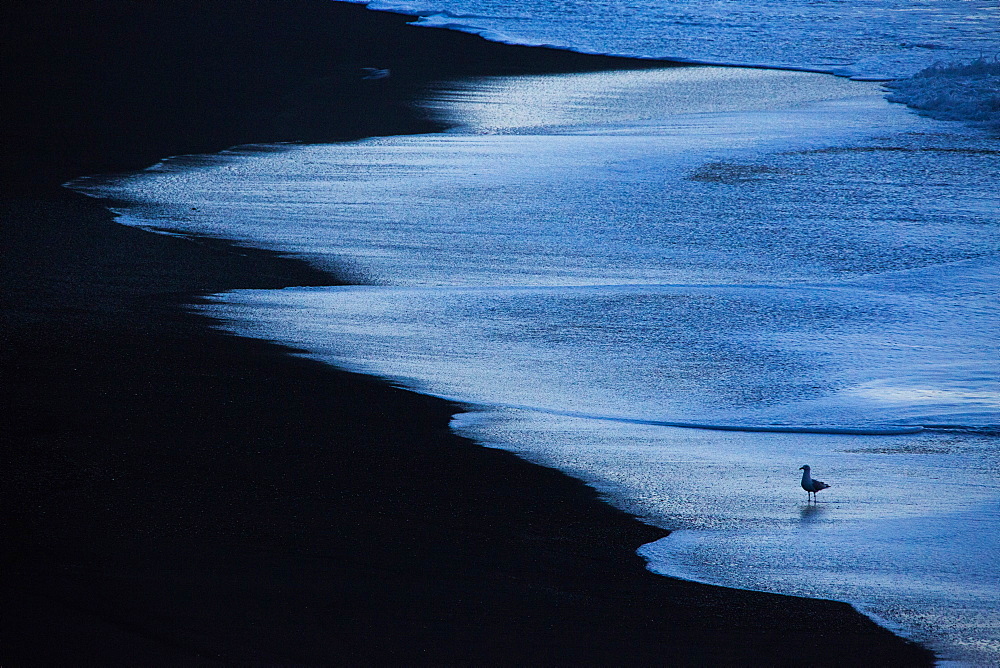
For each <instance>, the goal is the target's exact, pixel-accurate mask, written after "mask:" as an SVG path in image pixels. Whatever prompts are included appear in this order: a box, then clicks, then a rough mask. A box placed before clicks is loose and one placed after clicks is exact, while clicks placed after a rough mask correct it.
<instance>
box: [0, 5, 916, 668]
mask: <svg viewBox="0 0 1000 668" xmlns="http://www.w3.org/2000/svg"><path fill="white" fill-rule="evenodd" d="M133 5H135V6H133ZM139 6H141V8H142V9H138V8H137V7H139ZM80 7H81V5H80V3H75V4H74V3H68V2H66V3H64V2H41V3H31V4H28V3H24V6H23V7H22V8H20V9H17V10H16V11H15V12H14V18H13V20H11V21H8V23H7V25H6V28H5V30H6V31H7V32H8V33H9V34H7V35H5V37H6V38H8V39H7V40H6V41H5V46H6V48H7V49H9V50H10V52H9V53H8V54H5V56H7V57H6V58H5V60H4V63H5V64H4V67H5V70H4V82H5V88H7V89H8V90H13V91H14V92H15V93H17V95H15V96H14V97H11V96H8V97H7V99H6V100H5V102H4V104H5V107H7V109H5V114H4V118H5V121H4V123H5V126H6V127H5V128H4V133H5V141H4V163H3V164H4V177H5V178H4V183H5V193H6V194H5V197H4V199H3V208H4V214H3V220H4V233H5V234H4V243H5V253H4V274H3V299H4V306H3V330H2V337H3V339H2V341H0V343H2V344H3V345H2V351H0V359H2V362H0V371H2V378H3V379H4V390H5V395H4V404H5V410H4V418H3V419H4V424H3V433H4V435H5V438H4V446H3V449H2V456H3V460H2V470H3V472H4V473H3V476H4V479H3V501H2V508H3V514H4V515H3V559H4V560H3V564H2V567H3V573H4V576H3V579H2V585H0V586H2V588H3V593H2V596H3V604H4V613H5V614H4V620H3V625H2V635H0V663H2V664H3V665H4V666H7V665H9V666H21V665H78V664H84V665H125V664H128V665H201V664H223V665H231V664H246V665H293V664H318V665H341V664H346V665H354V664H362V663H372V662H375V661H380V662H391V663H394V664H399V663H404V664H414V663H425V664H442V663H447V664H456V663H457V664H467V663H471V664H588V665H608V664H642V665H647V664H684V665H696V664H697V665H702V664H708V663H722V664H727V665H804V664H809V665H834V664H839V665H873V666H888V665H907V666H914V665H928V664H930V663H932V660H933V657H932V655H931V654H930V653H929V652H928V651H927V650H925V649H924V648H922V647H919V646H917V645H915V644H912V643H909V642H906V641H903V640H901V639H900V638H898V637H896V636H894V635H893V634H891V633H890V632H888V631H886V630H885V629H883V628H881V627H879V626H877V625H876V624H874V623H873V622H871V621H870V620H868V619H867V618H865V617H864V616H862V615H860V614H859V613H857V612H856V611H854V610H853V609H852V608H851V607H850V606H848V605H845V604H842V603H833V602H826V601H816V600H811V599H801V598H793V597H785V596H775V595H768V594H759V593H753V592H744V591H737V590H728V589H723V588H718V587H709V586H704V585H698V584H693V583H688V582H682V581H677V580H671V579H668V578H663V577H658V576H654V575H652V574H650V573H648V572H647V571H646V570H645V568H644V566H643V563H642V560H641V559H640V558H639V557H638V556H636V555H635V549H636V548H637V547H638V546H639V545H641V544H642V543H644V542H648V541H650V540H654V539H656V538H657V537H659V536H660V535H662V533H663V532H662V531H660V530H657V529H654V528H651V527H648V526H646V525H643V524H641V523H640V522H638V521H636V520H634V519H632V518H630V517H628V516H626V515H624V514H623V513H620V512H618V511H616V510H614V509H613V508H611V507H610V506H608V505H607V504H604V503H603V502H601V501H600V500H599V498H598V495H597V493H596V492H594V491H593V490H592V489H590V488H589V487H587V486H585V485H584V484H582V483H580V482H579V481H576V480H573V479H571V478H568V477H567V476H565V475H563V474H561V473H559V472H556V471H552V470H548V469H543V468H540V467H537V466H535V465H532V464H528V463H526V462H524V461H522V460H520V459H518V458H516V457H514V456H513V455H510V454H509V453H505V452H501V451H497V450H489V449H484V448H480V447H477V446H475V445H473V444H471V443H469V442H467V441H464V440H462V439H460V438H458V437H456V436H455V435H454V434H452V433H451V432H450V431H449V430H448V428H447V425H448V419H449V417H450V416H451V414H452V413H453V412H454V408H453V407H452V406H450V405H449V404H447V403H446V402H443V401H440V400H436V399H431V398H427V397H423V396H421V395H417V394H413V393H410V392H406V391H403V390H398V389H394V388H391V387H389V386H387V385H386V384H384V383H382V382H380V381H378V380H375V379H371V378H367V377H364V376H358V375H354V374H350V373H346V372H342V371H338V370H336V369H332V368H329V367H326V366H323V365H321V364H318V363H315V362H310V361H307V360H303V359H299V358H294V357H291V356H289V355H288V354H287V352H288V351H287V350H286V349H283V348H281V347H279V346H275V345H272V344H267V343H263V342H257V341H251V340H245V339H239V338H236V337H232V336H229V335H226V334H223V333H220V332H218V331H215V330H212V329H210V328H209V327H207V326H206V325H207V324H209V323H208V321H207V320H206V319H205V318H204V317H202V316H197V315H194V314H191V313H190V312H188V311H187V310H185V308H184V305H185V304H189V303H191V302H192V301H195V300H197V299H198V296H199V295H204V294H208V293H214V292H219V291H223V290H226V289H232V288H238V287H244V288H245V287H281V286H285V285H321V284H330V283H334V282H337V281H338V277H334V276H329V275H327V274H324V273H322V272H319V271H316V270H314V269H312V268H310V267H309V266H307V265H305V264H304V263H302V262H300V261H297V260H291V259H286V258H282V257H279V256H278V255H276V254H274V253H268V252H265V251H259V250H252V249H244V248H237V247H234V246H232V245H230V244H227V243H225V242H220V241H213V240H206V239H194V240H189V239H181V238H176V237H167V236H163V235H156V234H150V233H147V232H144V231H141V230H137V229H133V228H127V227H124V226H121V225H118V224H117V223H115V222H114V220H113V217H112V216H111V214H110V213H109V212H108V211H107V210H106V209H105V208H104V206H103V204H102V203H101V202H99V201H96V200H91V199H88V198H85V197H83V196H80V195H77V194H75V193H71V192H69V191H66V190H63V189H61V188H59V187H58V183H60V182H61V181H63V180H65V179H67V178H70V177H73V176H78V175H81V174H85V173H92V172H97V171H124V170H129V169H135V168H140V167H142V166H145V165H146V164H149V163H151V162H153V161H155V160H156V159H158V158H161V157H163V156H165V155H170V154H177V153H189V152H203V151H211V150H217V149H221V148H225V147H226V146H230V145H233V144H238V143H247V142H265V141H281V140H294V139H299V140H310V141H321V140H336V139H347V138H355V137H360V136H365V135H366V134H392V133H399V132H425V131H428V130H431V129H433V125H432V124H430V123H429V122H428V121H427V120H426V119H422V118H420V117H418V116H415V115H414V114H413V113H412V110H411V109H410V108H409V107H408V106H407V101H408V100H410V99H412V98H413V96H414V95H416V94H418V93H419V91H420V89H421V88H422V87H423V86H425V85H427V84H428V83H429V82H432V81H433V80H435V79H438V78H444V77H448V76H458V75H467V74H486V73H498V74H499V73H504V74H512V73H524V72H544V71H574V70H575V71H579V70H585V69H601V68H607V67H609V66H612V65H618V66H636V67H647V66H653V65H655V64H653V63H644V62H640V61H617V60H615V59H608V58H602V57H591V56H582V55H580V54H570V53H569V52H559V51H554V50H547V49H531V48H527V47H510V46H503V45H497V44H490V43H487V42H484V41H482V40H480V39H479V38H477V37H473V36H470V35H462V34H459V33H452V32H445V31H432V30H428V29H422V28H414V27H407V26H406V25H405V23H406V20H407V17H402V16H397V15H391V14H379V13H376V12H368V11H366V10H364V9H363V8H362V7H359V6H356V5H345V4H338V3H332V2H326V0H289V1H288V2H282V3H270V2H263V1H262V2H252V1H245V2H235V1H233V2H230V1H221V0H209V1H207V2H200V3H194V2H187V1H186V0H185V1H182V2H160V1H152V0H150V2H146V3H127V2H117V1H109V2H103V3H94V5H93V6H90V7H85V8H83V9H81V8H80ZM95 7H99V9H95ZM185 13H186V14H185ZM169 15H173V16H181V17H184V18H185V19H186V20H183V21H182V20H179V19H178V20H177V21H175V22H172V23H171V22H170V21H167V19H166V18H165V17H167V16H169ZM192 17H193V18H192ZM167 24H169V25H167ZM233 25H238V26H239V30H238V31H235V30H232V29H231V26H233ZM108 26H117V27H120V26H127V27H128V30H124V31H121V32H120V31H109V29H108ZM154 26H155V30H154V29H153V27H154ZM122 34H124V35H125V37H122ZM161 35H167V36H168V38H166V39H160V40H156V41H154V40H153V38H154V37H156V36H161ZM263 36H268V39H267V40H266V41H267V42H268V46H267V47H266V48H265V47H264V46H261V45H260V44H259V42H260V41H261V39H262V38H263ZM209 38H211V44H206V40H209ZM234 53H235V54H243V55H244V56H246V57H240V58H235V57H232V54H234ZM247 54H250V55H252V57H250V56H249V55H247ZM70 56H72V57H71V58H70ZM68 58H70V60H72V63H71V64H72V67H67V62H68V61H67V59H68ZM324 59H325V61H324ZM318 62H325V69H323V70H322V71H319V70H317V69H315V68H316V64H317V63H318ZM195 64H198V65H200V66H199V67H198V68H196V69H194V70H193V69H192V67H194V65H195ZM367 66H377V67H389V68H390V69H391V70H392V71H393V76H391V77H390V78H389V79H388V80H383V81H382V83H383V84H385V86H382V85H381V84H380V83H379V82H371V81H365V80H362V79H360V78H359V76H358V68H360V67H367ZM265 70H266V72H265ZM267 72H270V73H271V74H268V73H267ZM288 72H296V73H298V76H299V78H298V80H295V81H287V82H286V79H287V78H288ZM331 72H332V74H331ZM140 73H141V74H142V76H139V74H140ZM373 86H377V87H373ZM169 98H178V99H175V100H173V101H171V102H169V103H165V102H163V100H166V99H169ZM108 109H118V111H117V112H116V113H114V114H110V115H109V114H106V113H104V112H105V110H108ZM8 119H9V120H8ZM803 656H808V657H809V659H808V660H803V659H802V658H801V657H803Z"/></svg>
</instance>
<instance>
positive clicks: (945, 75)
mask: <svg viewBox="0 0 1000 668" xmlns="http://www.w3.org/2000/svg"><path fill="white" fill-rule="evenodd" d="M885 86H886V88H889V89H891V91H892V92H891V93H889V94H888V95H886V99H887V100H889V101H890V102H900V103H902V104H905V105H906V106H908V107H910V108H912V109H917V110H918V111H920V112H922V113H924V114H926V115H928V116H931V117H933V118H937V119H941V120H949V121H966V122H970V123H974V124H977V125H983V126H985V127H987V128H989V129H991V130H995V131H998V132H1000V58H993V59H992V60H991V59H986V58H978V59H976V60H973V61H971V62H968V61H966V62H952V63H938V64H936V65H933V66H931V67H928V68H926V69H924V70H921V71H920V72H917V73H916V74H914V75H913V76H912V77H910V78H908V79H901V80H898V81H893V82H890V83H887V84H886V85H885Z"/></svg>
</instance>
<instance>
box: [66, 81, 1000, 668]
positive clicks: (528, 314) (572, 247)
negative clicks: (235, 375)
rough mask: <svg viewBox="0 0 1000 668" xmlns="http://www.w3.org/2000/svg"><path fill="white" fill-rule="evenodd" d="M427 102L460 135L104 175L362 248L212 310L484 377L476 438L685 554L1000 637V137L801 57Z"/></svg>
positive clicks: (162, 196)
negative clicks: (326, 273)
mask: <svg viewBox="0 0 1000 668" xmlns="http://www.w3.org/2000/svg"><path fill="white" fill-rule="evenodd" d="M427 106H428V108H429V109H431V110H432V111H433V113H435V114H438V115H440V116H441V117H443V118H445V119H447V120H449V121H452V122H453V123H455V124H456V129H455V130H453V131H451V132H449V133H446V134H439V135H433V136H411V137H393V138H378V139H371V140H366V141H362V142H356V143H351V144H342V145H332V146H297V147H291V146H289V147H283V148H282V147H278V148H276V149H274V150H268V151H259V150H253V149H249V150H238V151H233V152H230V153H227V154H223V155H220V156H216V157H212V158H179V159H175V160H170V161H167V162H165V163H163V164H161V165H159V166H157V167H155V168H152V169H150V170H147V171H145V172H142V173H139V174H136V175H133V176H129V177H124V178H114V179H106V178H93V179H86V180H81V181H79V182H77V183H76V184H75V186H76V187H78V188H81V189H83V190H85V191H88V192H91V193H92V194H96V195H105V196H114V197H116V198H118V199H124V200H128V201H131V202H133V203H134V205H133V206H130V207H128V208H123V209H122V210H121V220H122V221H123V222H125V223H128V224H133V225H139V226H143V227H147V228H158V229H168V230H170V231H171V232H172V233H182V234H183V233H198V234H213V235H218V236H223V237H227V238H234V239H238V240H241V241H242V242H244V243H248V244H252V245H256V246H262V247H268V248H276V249H280V250H282V251H285V252H289V253H296V254H300V255H303V256H305V257H307V258H309V259H310V260H311V261H312V262H314V263H316V264H318V265H320V266H324V267H327V268H331V269H334V270H337V271H341V272H346V273H347V274H348V275H350V276H351V277H352V278H353V279H354V280H355V281H356V282H358V283H361V284H362V285H355V286H347V287H333V288H310V289H304V288H303V289H287V290H282V291H237V292H234V293H227V294H224V295H218V296H216V297H214V298H213V299H212V304H211V305H209V306H207V307H205V310H206V311H208V312H209V313H211V314H212V315H213V316H215V317H217V318H221V319H222V321H223V322H224V323H226V324H225V326H226V327H228V328H231V329H232V330H234V331H236V332H239V333H241V334H245V335H251V336H258V337H262V338H267V339H274V340H279V341H283V342H287V343H290V344H293V345H295V346H296V347H299V348H301V349H304V350H306V351H308V352H307V354H309V355H311V356H314V357H317V358H319V359H322V360H326V361H329V362H332V363H335V364H338V365H341V366H344V367H347V368H351V369H356V370H360V371H364V372H367V373H372V374H376V375H380V376H383V377H386V378H389V379H392V380H393V381H394V382H397V383H399V384H402V385H405V386H407V387H412V388H414V389H418V390H420V391H424V392H427V393H431V394H436V395H441V396H448V397H452V398H454V399H457V400H458V401H460V402H462V403H463V404H465V405H466V406H467V407H468V408H467V412H465V413H463V414H462V415H459V416H456V418H455V421H454V425H453V426H454V428H455V429H456V430H457V431H459V432H460V433H462V434H465V435H468V436H470V437H471V438H473V439H476V440H477V441H479V442H481V443H483V444H485V445H488V446H491V447H499V448H506V449H510V450H513V451H515V452H518V453H519V454H521V455H522V456H524V457H526V458H528V459H530V460H533V461H537V462H540V463H543V464H546V465H550V466H556V467H558V468H561V469H563V470H566V471H568V472H570V473H572V474H573V475H576V476H579V477H581V478H583V479H585V480H587V481H589V482H590V483H591V484H593V485H595V486H596V487H597V488H599V489H600V490H602V491H603V492H604V493H605V494H606V495H607V497H608V499H609V500H610V501H611V502H612V503H614V504H616V505H618V506H620V507H622V508H625V509H627V510H629V511H631V512H633V513H636V514H637V515H640V516H641V517H643V518H645V519H646V520H647V521H650V522H652V523H654V524H656V525H658V526H662V527H664V528H667V529H672V530H675V531H674V533H672V534H671V535H670V536H668V537H667V538H665V539H663V540H661V541H658V542H656V543H653V544H650V545H647V546H644V547H643V549H642V554H643V555H644V556H645V557H646V558H647V559H648V560H649V562H650V567H651V568H652V569H653V570H655V571H658V572H662V573H666V574H672V575H678V576H681V577H688V578H694V579H699V580H705V581H709V582H716V583H720V584H727V585H732V586H737V587H745V588H753V589H765V590H771V591H781V592H788V593H795V594H805V595H810V596H818V597H828V598H836V599H840V600H846V601H850V602H852V603H854V604H855V605H857V606H858V607H859V608H861V609H862V610H864V611H866V612H868V613H869V614H872V615H873V616H876V617H877V618H879V619H881V620H883V621H884V622H885V623H887V624H888V625H890V626H891V627H893V628H895V629H898V630H900V631H901V632H903V633H906V634H908V635H910V636H912V637H915V638H918V639H920V640H924V641H927V642H930V643H931V644H932V646H933V647H935V648H936V649H937V650H938V651H940V652H942V653H943V654H944V655H945V656H946V657H948V658H955V659H961V660H964V661H967V662H981V663H990V662H1000V632H998V628H1000V613H998V612H997V611H996V606H995V602H996V600H998V599H1000V564H998V560H997V554H998V548H1000V544H998V541H1000V538H998V537H1000V513H998V512H997V511H998V509H1000V508H998V504H1000V483H998V482H997V480H1000V476H998V473H1000V471H998V464H997V461H998V459H997V455H998V450H1000V438H998V433H1000V427H998V424H1000V417H998V416H1000V389H998V387H1000V384H998V377H1000V354H998V346H997V336H996V332H997V331H1000V307H998V303H997V299H996V295H997V292H998V287H1000V280H998V273H1000V271H998V267H1000V263H998V249H1000V216H998V213H997V212H998V210H1000V206H998V204H1000V200H998V197H997V193H996V183H1000V159H998V158H1000V142H998V141H997V140H995V139H990V138H989V137H988V136H987V135H986V134H984V133H982V132H980V131H978V130H976V129H974V128H964V127H963V126H961V125H958V124H948V123H942V122H937V121H932V120H927V119H922V118H919V117H917V116H915V115H913V114H911V113H909V112H908V111H906V110H905V109H903V108H901V107H899V106H897V105H890V104H889V103H887V102H885V101H884V100H883V99H882V93H881V91H880V90H879V88H878V86H877V85H876V84H872V83H863V82H855V81H849V80H845V79H837V78H834V77H829V76H825V75H817V74H804V73H792V72H775V71H759V70H732V69H717V68H694V69H671V70H664V71H657V72H644V73H605V74H588V75H571V76H556V77H529V78H517V79H485V80H481V81H472V82H463V83H460V84H459V83H455V84H451V85H443V86H442V89H441V90H440V91H438V92H437V94H435V95H434V96H433V97H432V99H430V100H428V101H427ZM668 424H673V425H676V424H685V425H688V426H698V427H702V428H678V427H674V426H666V425H668ZM734 429H735V430H734ZM817 432H820V433H817ZM806 463H808V464H810V465H812V467H813V471H814V473H815V475H816V477H818V478H820V479H823V480H826V481H827V482H828V483H830V484H831V485H832V486H831V488H830V489H828V490H825V491H823V492H821V493H820V494H819V502H818V503H816V504H808V503H807V502H806V494H805V492H804V491H802V490H801V489H800V488H799V486H798V476H799V471H798V468H799V467H800V466H801V465H802V464H806Z"/></svg>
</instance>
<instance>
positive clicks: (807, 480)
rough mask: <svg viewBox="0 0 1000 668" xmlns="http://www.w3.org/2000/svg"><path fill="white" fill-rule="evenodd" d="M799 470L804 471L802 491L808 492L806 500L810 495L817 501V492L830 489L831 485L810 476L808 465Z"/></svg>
mask: <svg viewBox="0 0 1000 668" xmlns="http://www.w3.org/2000/svg"><path fill="white" fill-rule="evenodd" d="M799 470H800V471H802V489H804V490H806V498H807V499H808V498H809V495H810V494H812V498H813V500H814V501H815V500H816V492H818V491H820V490H821V489H826V488H827V487H829V485H827V484H826V483H825V482H823V481H822V480H816V479H814V478H813V477H812V476H811V475H810V474H809V471H810V469H809V465H808V464H803V465H802V466H800V467H799Z"/></svg>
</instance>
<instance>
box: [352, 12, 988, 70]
mask: <svg viewBox="0 0 1000 668" xmlns="http://www.w3.org/2000/svg"><path fill="white" fill-rule="evenodd" d="M362 4H367V5H368V6H369V7H371V8H375V9H385V10H395V11H402V12H405V13H409V14H416V15H418V16H420V17H421V19H420V21H419V24H420V25H425V26H432V27H446V28H450V29H453V30H462V31H465V32H471V33H476V34H481V35H483V36H484V37H487V38H489V39H492V40H494V41H501V42H511V43H518V44H535V45H554V46H559V47H564V48H570V49H574V50H577V51H584V52H595V53H609V54H621V55H629V56H643V57H655V58H674V59H679V60H689V61H694V62H701V63H709V64H716V65H718V64H742V65H767V66H777V67H792V68H805V69H812V70H817V71H821V72H833V73H836V74H842V75H850V76H855V77H862V78H865V77H876V78H898V77H906V76H910V75H912V74H915V73H916V72H917V71H918V70H921V69H923V68H925V67H928V66H930V65H933V64H934V63H935V62H938V61H955V60H962V59H973V58H979V57H983V56H985V57H991V56H996V55H997V54H998V50H1000V5H998V4H997V3H996V2H995V1H993V0H849V1H844V0H754V1H753V2H746V1H744V0H715V1H713V2H705V1H704V0H632V1H630V2H621V1H620V0H560V1H558V2H554V1H553V0H517V1H516V2H500V1H498V0H375V1H374V2H367V1H365V0H362Z"/></svg>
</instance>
